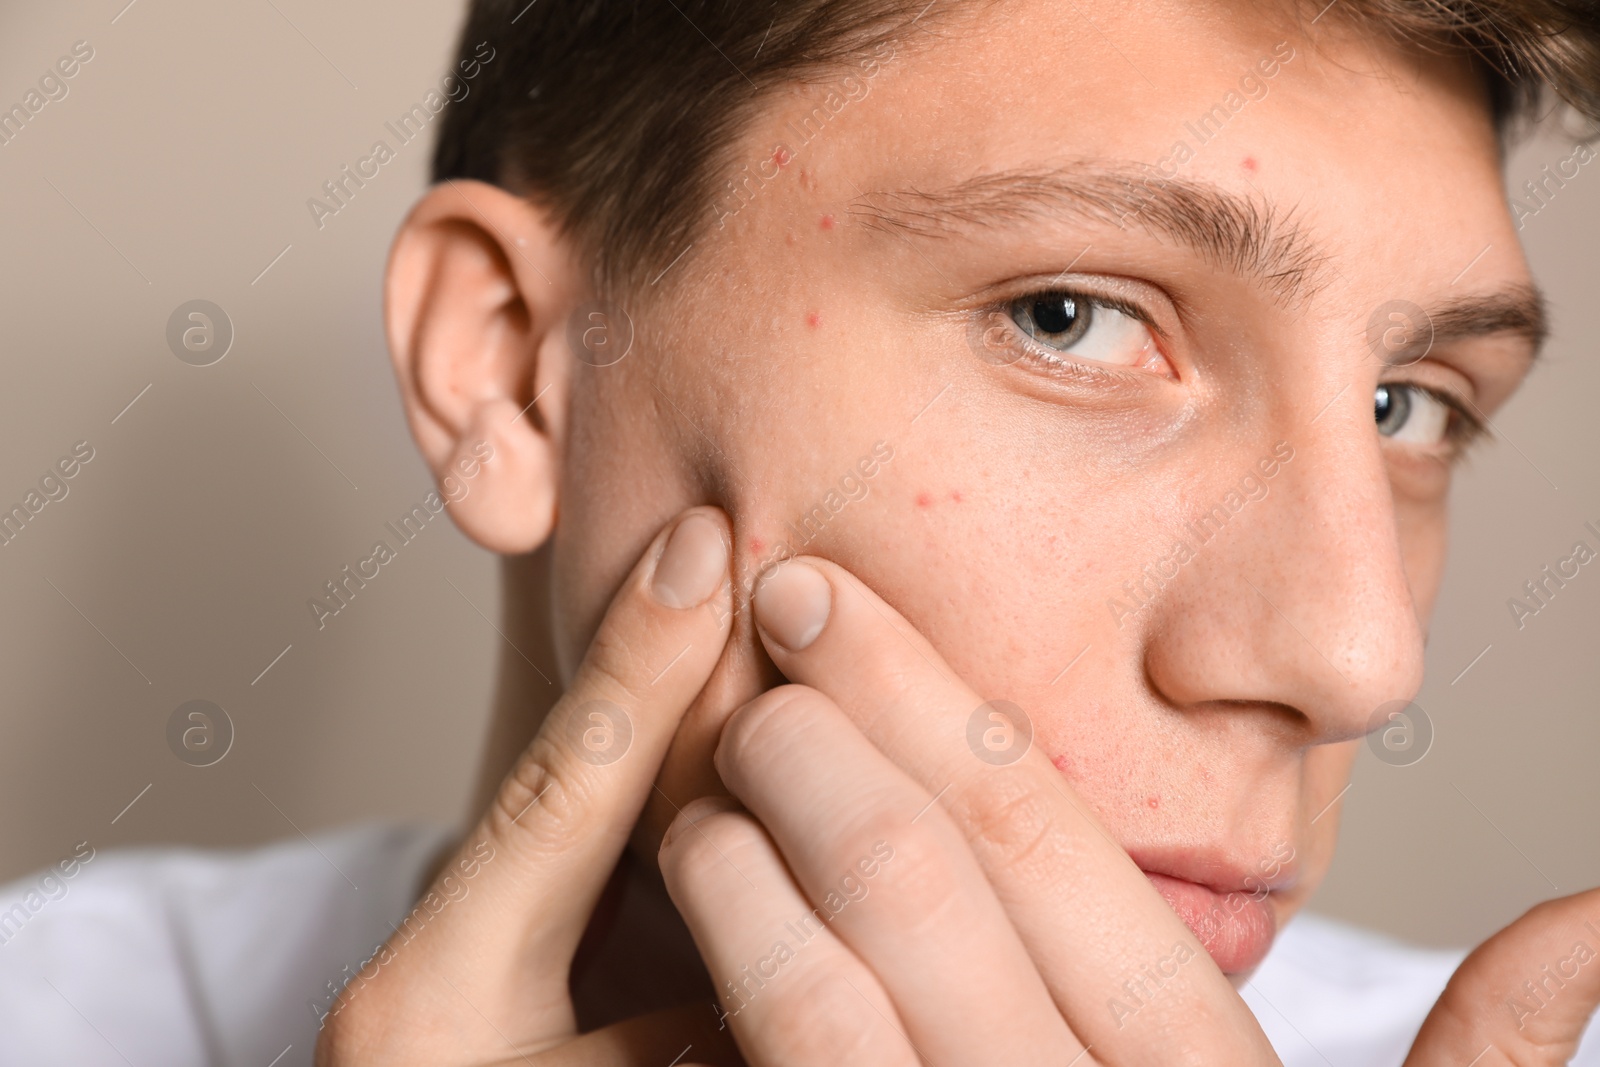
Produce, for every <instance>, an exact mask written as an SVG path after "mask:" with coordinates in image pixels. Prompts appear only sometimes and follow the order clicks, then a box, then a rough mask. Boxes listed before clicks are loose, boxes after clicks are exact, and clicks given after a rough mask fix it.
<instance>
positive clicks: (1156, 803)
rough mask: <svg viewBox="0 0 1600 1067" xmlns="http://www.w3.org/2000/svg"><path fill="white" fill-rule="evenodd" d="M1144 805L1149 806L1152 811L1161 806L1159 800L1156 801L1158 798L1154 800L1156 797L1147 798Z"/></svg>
mask: <svg viewBox="0 0 1600 1067" xmlns="http://www.w3.org/2000/svg"><path fill="white" fill-rule="evenodd" d="M1145 803H1146V804H1148V805H1150V807H1151V808H1152V809H1155V808H1159V807H1160V806H1161V801H1160V800H1159V799H1158V798H1156V797H1150V798H1148V799H1147V800H1146V801H1145Z"/></svg>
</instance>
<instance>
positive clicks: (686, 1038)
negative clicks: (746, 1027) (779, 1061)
mask: <svg viewBox="0 0 1600 1067" xmlns="http://www.w3.org/2000/svg"><path fill="white" fill-rule="evenodd" d="M717 1016H718V1011H717V1006H716V1004H714V1003H712V1002H710V1001H707V1002H705V1003H704V1004H686V1005H684V1006H682V1007H678V1008H669V1009H667V1010H665V1011H658V1012H652V1013H651V1014H649V1015H641V1016H639V1017H637V1018H634V1019H629V1020H627V1021H626V1022H621V1023H617V1024H616V1025H614V1026H608V1027H606V1028H605V1029H603V1030H594V1031H591V1032H590V1033H587V1034H584V1035H583V1036H582V1037H579V1038H575V1039H573V1040H572V1041H568V1042H567V1043H565V1044H563V1045H562V1046H561V1047H560V1048H557V1049H553V1050H551V1051H549V1052H546V1053H544V1054H543V1055H539V1056H535V1057H534V1058H533V1059H532V1060H529V1059H528V1058H527V1057H524V1056H518V1057H516V1058H514V1059H512V1058H508V1059H506V1060H504V1061H503V1062H502V1063H499V1064H496V1067H528V1065H529V1064H530V1063H531V1064H533V1067H668V1065H670V1067H744V1061H743V1060H742V1059H740V1057H739V1051H738V1048H737V1046H735V1045H734V1042H733V1036H732V1035H731V1034H729V1033H728V1031H727V1029H726V1028H725V1027H722V1026H720V1025H719V1024H718V1022H717Z"/></svg>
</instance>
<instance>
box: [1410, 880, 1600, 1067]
mask: <svg viewBox="0 0 1600 1067" xmlns="http://www.w3.org/2000/svg"><path fill="white" fill-rule="evenodd" d="M1597 1004H1600V889H1591V890H1589V891H1588V892H1587V893H1578V894H1576V895H1575V896H1570V897H1562V898H1561V899H1560V900H1550V901H1546V902H1545V903H1543V904H1540V905H1539V906H1538V907H1535V908H1534V909H1532V910H1531V911H1529V912H1528V913H1527V914H1526V915H1524V916H1523V917H1522V918H1520V919H1518V920H1517V921H1516V922H1514V923H1512V924H1511V925H1510V926H1508V927H1506V928H1505V929H1504V930H1501V931H1500V932H1499V933H1498V934H1495V935H1494V936H1493V937H1491V938H1490V939H1489V940H1487V941H1485V942H1484V943H1483V944H1482V945H1479V946H1478V948H1477V949H1475V950H1474V951H1473V952H1472V954H1471V955H1469V956H1468V957H1467V958H1466V959H1465V960H1464V961H1462V964H1461V966H1460V967H1458V968H1456V973H1455V974H1454V975H1453V976H1452V977H1451V979H1450V984H1449V985H1448V986H1446V987H1445V991H1444V994H1443V995H1442V996H1440V998H1439V1001H1438V1003H1437V1004H1435V1005H1434V1006H1433V1010H1432V1011H1431V1012H1429V1013H1428V1018H1427V1019H1426V1020H1425V1021H1424V1022H1423V1024H1422V1030H1421V1031H1420V1032H1419V1033H1418V1034H1417V1039H1416V1041H1415V1042H1413V1043H1412V1046H1411V1054H1410V1055H1408V1056H1407V1057H1406V1067H1443V1065H1446V1064H1465V1063H1472V1064H1474V1067H1503V1065H1505V1064H1516V1065H1517V1067H1543V1065H1545V1064H1549V1065H1552V1067H1554V1065H1556V1064H1564V1063H1567V1062H1568V1061H1569V1060H1571V1059H1572V1057H1573V1056H1574V1055H1575V1054H1576V1053H1577V1051H1578V1041H1579V1039H1580V1038H1582V1036H1583V1031H1584V1027H1585V1026H1586V1025H1587V1023H1588V1021H1589V1018H1590V1016H1592V1015H1593V1014H1594V1010H1595V1006H1596V1005H1597Z"/></svg>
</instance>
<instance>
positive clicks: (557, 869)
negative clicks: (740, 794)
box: [335, 508, 731, 1062]
mask: <svg viewBox="0 0 1600 1067" xmlns="http://www.w3.org/2000/svg"><path fill="white" fill-rule="evenodd" d="M728 537H729V535H728V527H727V519H726V517H725V516H724V515H723V514H722V513H721V512H720V511H717V510H715V509H712V508H696V509H693V510H691V511H689V512H687V513H685V514H684V515H683V516H681V517H680V518H679V520H678V521H677V522H675V523H673V524H672V525H671V526H670V528H669V529H667V530H663V531H662V533H661V534H659V535H658V536H657V537H656V539H655V540H654V541H653V542H652V544H651V545H650V547H649V548H648V549H646V551H645V552H644V554H643V556H642V558H641V559H640V561H639V562H638V564H637V565H636V566H635V567H634V569H633V571H632V572H631V573H630V574H629V575H628V577H627V579H626V580H625V581H624V582H623V583H622V587H621V588H620V589H619V591H618V592H617V594H616V596H615V597H614V598H613V600H612V603H611V606H610V608H609V609H608V611H607V613H606V615H605V618H604V619H603V620H602V621H601V623H600V627H599V630H598V631H597V632H596V634H595V637H594V640H593V642H592V643H591V644H590V646H589V650H588V652H587V654H586V655H585V657H584V659H583V661H582V662H581V663H580V664H579V666H578V668H577V670H576V671H575V673H574V676H573V679H572V684H571V685H570V686H569V687H568V689H567V692H566V693H565V694H563V696H562V697H561V699H560V700H559V701H558V702H557V703H556V705H555V707H554V708H552V709H551V711H550V714H549V715H548V716H547V718H546V719H545V722H544V724H543V725H542V726H541V728H540V730H539V733H538V735H537V736H536V737H535V738H534V740H533V742H532V743H531V744H530V745H529V746H528V748H527V750H526V751H525V752H524V753H523V754H522V756H521V758H520V759H519V760H518V762H517V764H516V766H515V767H514V769H513V770H512V772H511V774H510V775H509V776H508V777H507V778H506V780H505V782H504V783H503V784H502V785H501V787H500V791H499V793H498V795H497V796H496V798H495V801H494V803H493V804H492V805H491V806H490V808H489V810H488V811H487V812H486V813H485V814H484V816H483V817H482V819H481V820H480V821H479V823H478V825H477V826H476V828H475V829H474V830H473V831H472V832H471V833H470V834H469V835H468V836H467V838H466V839H465V843H464V844H463V845H462V846H461V849H460V851H459V852H458V853H457V855H456V856H455V857H454V858H453V859H452V860H451V861H450V862H449V863H448V864H446V866H445V868H444V869H443V871H442V873H441V874H440V876H439V878H438V879H437V880H436V881H435V883H434V887H433V888H432V889H431V890H430V891H429V892H428V893H427V894H425V895H424V897H423V899H422V903H421V904H419V905H418V907H417V909H416V910H415V911H413V912H412V914H411V915H409V916H407V918H406V919H405V920H404V921H403V922H402V923H401V925H400V926H399V927H398V928H397V931H396V934H395V936H394V937H393V938H391V939H390V942H389V944H388V945H386V946H384V948H383V949H382V950H381V951H380V954H379V956H378V957H376V958H375V961H374V962H373V964H370V965H369V967H368V968H363V973H362V974H359V975H358V976H357V979H355V980H352V981H351V982H350V983H349V984H348V985H347V986H346V988H345V992H344V994H343V995H342V997H341V999H340V1001H339V1003H338V1004H337V1005H336V1008H335V1010H336V1014H337V1015H338V1016H339V1018H338V1019H336V1021H337V1022H339V1024H340V1025H341V1026H343V1027H345V1028H347V1029H354V1030H355V1037H357V1038H359V1039H362V1040H367V1039H370V1040H373V1041H378V1042H387V1043H390V1044H394V1045H397V1046H401V1047H402V1048H403V1052H397V1056H398V1057H402V1058H401V1059H400V1061H401V1062H412V1061H420V1062H426V1061H427V1059H428V1056H429V1055H431V1054H432V1046H430V1045H428V1044H426V1043H424V1042H423V1040H422V1037H421V1036H420V1035H419V1033H418V1029H419V1023H418V1020H420V1019H431V1018H442V1019H454V1018H457V1017H461V1018H474V1017H475V1016H478V1015H481V1016H482V1017H483V1018H484V1019H486V1020H489V1021H491V1022H492V1024H493V1025H494V1026H495V1027H497V1028H499V1029H500V1030H501V1031H503V1032H504V1033H505V1034H506V1035H508V1036H510V1037H511V1038H513V1039H515V1040H516V1042H517V1044H518V1046H519V1047H525V1046H528V1045H530V1044H533V1045H536V1044H538V1042H539V1041H540V1040H547V1041H552V1042H553V1041H555V1040H558V1039H564V1038H565V1037H567V1036H570V1034H571V1033H572V1031H573V1025H574V1023H573V1018H572V1011H571V1006H570V998H569V996H568V991H567V980H568V970H569V967H570V964H571V961H572V956H573V952H574V950H575V949H576V946H577V943H578V940H579V938H580V936H581V935H582V933H583V930H584V928H585V923H586V920H587V918H588V916H589V915H590V913H591V912H592V911H593V909H594V905H595V902H596V900H597V899H598V898H599V896H600V893H601V891H602V889H603V888H604V885H605V882H606V880H607V879H608V877H609V876H610V874H611V871H612V870H613V868H614V867H615V866H616V863H617V859H618V857H619V856H620V854H621V852H622V849H623V847H624V845H625V843H626V840H627V837H628V834H629V831H630V828H631V827H632V826H633V824H634V822H635V821H636V820H637V818H638V816H639V811H640V809H641V808H642V807H643V804H644V801H645V798H646V796H647V794H648V793H649V790H650V788H651V782H652V781H653V780H654V777H655V775H656V772H657V770H658V769H659V767H660V764H661V760H662V756H663V754H664V753H665V751H666V749H667V746H668V744H669V742H670V741H671V739H672V735H673V732H674V730H675V729H676V727H677V724H678V722H679V720H680V719H681V718H682V717H683V715H684V713H685V710H686V709H687V708H688V707H689V706H690V704H691V703H692V702H693V701H694V699H695V697H696V695H697V694H698V693H699V692H700V690H701V688H702V687H703V686H704V684H705V682H706V679H707V678H708V677H709V675H710V673H711V671H712V668H713V667H714V665H715V664H716V661H717V659H718V657H719V656H720V655H721V652H722V649H723V645H724V644H725V642H726V639H727V633H728V627H727V619H728V617H729V614H730V613H729V610H728V602H729V597H730V592H731V586H730V582H729V578H728V547H727V546H728ZM369 970H370V971H371V972H372V973H371V974H370V975H369V974H367V973H366V972H367V971H369ZM380 976H382V977H381V978H380ZM374 981H376V984H378V985H380V986H383V987H385V988H386V989H387V990H388V992H387V993H373V992H371V991H370V987H371V985H373V984H374ZM363 997H366V998H367V999H366V1000H365V1001H364V1000H363V999H362V998H363ZM374 1002H376V1004H377V1005H378V1006H381V1007H382V1009H383V1010H381V1011H375V1010H372V1009H368V1010H365V1011H360V1010H358V1011H357V1014H356V1017H355V1018H354V1019H352V1018H350V1017H349V1012H348V1011H347V1009H350V1008H356V1009H360V1007H361V1005H363V1004H373V1003H374ZM464 1005H465V1006H464ZM469 1008H470V1010H469ZM396 1024H398V1025H396ZM446 1029H448V1028H446ZM433 1036H435V1037H437V1038H438V1039H439V1040H440V1041H441V1042H443V1047H444V1049H445V1050H446V1051H449V1052H450V1055H451V1057H452V1058H454V1057H459V1055H460V1054H461V1052H462V1051H463V1050H462V1049H460V1048H459V1047H458V1046H451V1045H450V1044H449V1040H450V1035H448V1034H435V1035H433ZM436 1058H437V1057H436Z"/></svg>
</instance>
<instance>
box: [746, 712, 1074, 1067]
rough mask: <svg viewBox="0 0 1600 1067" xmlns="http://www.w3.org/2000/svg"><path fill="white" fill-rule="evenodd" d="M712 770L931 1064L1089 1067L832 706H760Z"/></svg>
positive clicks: (909, 807) (925, 828)
mask: <svg viewBox="0 0 1600 1067" xmlns="http://www.w3.org/2000/svg"><path fill="white" fill-rule="evenodd" d="M716 763H717V771H718V773H719V774H720V775H721V777H722V780H723V781H724V782H725V783H727V785H728V787H729V788H730V789H732V790H733V792H734V793H735V794H736V795H737V796H738V797H739V798H740V799H741V800H743V801H744V803H745V805H746V806H747V807H749V808H750V810H751V811H752V812H753V813H754V814H755V816H756V818H757V819H759V820H760V823H761V826H762V827H763V828H765V830H766V831H767V832H768V833H769V834H771V836H772V838H773V840H774V841H775V842H776V843H777V847H778V849H779V851H780V852H781V853H782V855H783V859H784V861H785V862H786V863H787V865H788V867H789V869H790V870H791V871H793V872H794V878H795V880H796V881H797V882H798V883H799V885H800V887H801V889H802V890H803V891H804V892H805V895H806V896H807V897H808V898H809V899H810V900H813V901H817V902H819V905H820V906H819V907H818V908H817V909H815V910H814V914H816V915H818V917H819V921H823V922H826V923H828V924H829V928H830V929H831V930H832V931H833V932H835V933H837V935H838V936H839V937H840V939H842V940H843V941H844V942H845V944H846V945H848V946H849V947H850V949H851V950H853V951H854V953H855V954H856V955H857V956H859V957H860V958H861V959H862V961H863V962H864V963H865V964H866V965H867V966H868V967H870V968H871V969H872V972H873V973H874V974H875V975H877V977H878V980H879V981H881V982H882V983H883V985H884V988H885V989H887V990H888V993H889V997H890V999H891V1000H893V1001H894V1003H895V1004H896V1005H897V1006H898V1008H899V1011H900V1016H901V1018H902V1019H904V1020H905V1025H906V1032H907V1034H908V1036H909V1038H910V1040H911V1041H912V1042H913V1043H914V1044H915V1046H916V1048H917V1050H918V1051H919V1052H921V1053H922V1054H923V1055H924V1056H925V1057H926V1058H927V1059H928V1060H929V1061H930V1062H932V1063H1006V1064H1018V1065H1025V1064H1040V1065H1044V1064H1050V1065H1053V1067H1059V1065H1060V1064H1063V1063H1072V1062H1075V1063H1077V1064H1078V1065H1079V1067H1092V1061H1091V1060H1090V1059H1089V1058H1088V1057H1084V1056H1082V1055H1081V1054H1082V1053H1083V1052H1084V1048H1083V1045H1082V1043H1080V1042H1079V1041H1078V1040H1077V1038H1075V1037H1074V1036H1073V1035H1072V1033H1071V1031H1070V1030H1069V1029H1068V1028H1067V1025H1066V1023H1065V1022H1064V1021H1063V1020H1062V1017H1061V1015H1060V1013H1059V1012H1058V1011H1057V1010H1056V1007H1055V1004H1054V1003H1053V1002H1052V1001H1051V998H1050V992H1049V990H1048V989H1046V988H1045V984H1044V981H1043V979H1042V978H1040V977H1039V973H1038V971H1037V970H1035V969H1034V965H1033V961H1032V960H1031V959H1029V958H1028V952H1027V949H1026V948H1024V946H1023V944H1022V940H1021V938H1019V937H1018V936H1017V932H1016V930H1014V929H1013V928H1012V926H1011V922H1010V920H1009V919H1008V918H1007V917H1006V914H1005V911H1004V909H1002V908H1001V906H1000V902H999V901H998V900H997V899H996V898H995V895H994V891H993V889H992V888H991V887H990V885H989V882H988V880H987V879H986V878H985V877H984V873H983V870H982V869H981V868H980V867H979V866H978V862H977V860H976V859H975V858H974V857H973V855H972V850H971V849H970V848H969V847H968V845H967V842H966V840H965V839H964V838H963V837H962V836H961V832H960V831H959V830H958V829H957V828H956V826H955V824H954V822H953V821H952V820H951V819H950V816H949V815H948V813H946V812H945V810H944V809H943V808H941V807H940V806H939V805H938V804H936V803H934V802H933V797H932V796H931V795H930V793H929V792H928V790H926V789H924V788H922V787H921V786H919V785H918V784H917V783H916V782H914V781H913V780H912V779H911V778H910V777H909V776H908V775H906V773H905V772H904V771H902V770H901V769H900V768H898V767H896V766H895V765H894V764H893V763H891V762H890V761H889V759H888V758H887V757H886V756H884V755H883V753H881V752H879V751H878V750H877V749H876V748H874V747H873V746H872V743H871V742H870V741H868V740H867V739H866V738H865V737H864V736H862V734H861V732H860V731H859V730H857V729H856V727H855V726H854V725H853V724H852V723H851V722H850V720H849V719H848V718H846V717H845V714H844V712H842V711H840V710H839V708H838V707H837V706H836V705H835V704H834V703H833V701H831V700H829V699H828V698H827V697H826V696H824V695H823V694H822V693H819V692H818V691H816V690H815V689H810V688H807V687H805V686H798V685H790V686H784V687H782V688H779V689H774V690H772V691H770V692H768V693H765V694H763V695H762V696H760V697H758V698H757V699H756V700H754V701H752V702H751V703H750V704H748V705H746V706H745V707H743V708H741V709H740V710H739V711H738V712H736V713H735V714H734V715H733V717H732V718H730V719H729V721H728V724H727V725H726V726H725V727H724V729H723V734H722V741H721V743H720V744H719V745H718V747H717V755H716ZM979 1002H982V1003H989V1004H1003V1005H1005V1010H1004V1011H1003V1012H996V1011H983V1010H975V1008H976V1004H977V1003H979ZM1074 1057H1079V1058H1078V1059H1076V1060H1074Z"/></svg>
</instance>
